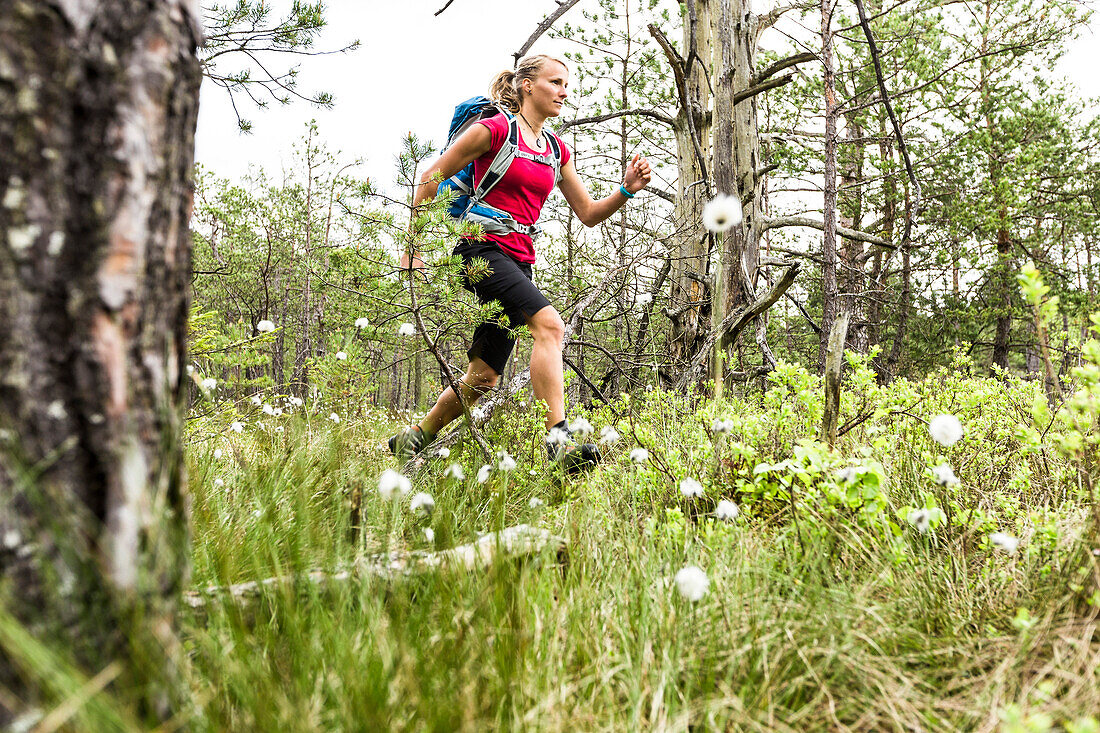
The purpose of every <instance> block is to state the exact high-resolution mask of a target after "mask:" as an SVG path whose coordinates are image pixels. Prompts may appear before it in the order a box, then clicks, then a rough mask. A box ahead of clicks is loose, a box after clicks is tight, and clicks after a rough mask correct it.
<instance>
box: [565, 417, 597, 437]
mask: <svg viewBox="0 0 1100 733" xmlns="http://www.w3.org/2000/svg"><path fill="white" fill-rule="evenodd" d="M569 432H571V433H573V434H574V435H579V436H580V437H582V438H583V437H584V436H586V435H588V434H589V433H591V432H592V423H590V422H588V421H587V420H585V419H584V418H583V417H578V418H577V419H576V420H574V421H573V422H571V423H569Z"/></svg>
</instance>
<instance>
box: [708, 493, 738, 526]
mask: <svg viewBox="0 0 1100 733" xmlns="http://www.w3.org/2000/svg"><path fill="white" fill-rule="evenodd" d="M740 514H741V509H740V508H738V506H737V505H736V504H734V503H733V502H732V501H730V500H729V499H722V501H720V502H718V506H716V507H715V508H714V516H715V517H717V518H718V519H721V520H722V521H723V522H732V521H733V520H735V519H737V517H738V516H740Z"/></svg>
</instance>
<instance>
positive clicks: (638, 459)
mask: <svg viewBox="0 0 1100 733" xmlns="http://www.w3.org/2000/svg"><path fill="white" fill-rule="evenodd" d="M630 460H632V461H634V462H635V463H645V462H646V461H648V460H649V451H647V450H646V449H645V448H635V449H634V450H632V451H630Z"/></svg>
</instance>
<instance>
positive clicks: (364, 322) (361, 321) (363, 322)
mask: <svg viewBox="0 0 1100 733" xmlns="http://www.w3.org/2000/svg"><path fill="white" fill-rule="evenodd" d="M369 325H370V320H369V319H368V318H367V317H366V316H363V317H362V318H356V319H355V327H356V328H359V329H362V328H366V327H367V326H369Z"/></svg>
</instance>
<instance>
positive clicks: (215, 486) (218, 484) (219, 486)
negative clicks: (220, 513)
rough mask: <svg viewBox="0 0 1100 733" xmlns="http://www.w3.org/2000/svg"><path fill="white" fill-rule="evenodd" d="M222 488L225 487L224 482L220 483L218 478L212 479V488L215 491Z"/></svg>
mask: <svg viewBox="0 0 1100 733" xmlns="http://www.w3.org/2000/svg"><path fill="white" fill-rule="evenodd" d="M223 486H225V482H224V481H222V480H221V479H220V478H216V479H214V488H215V489H220V488H221V487H223Z"/></svg>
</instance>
